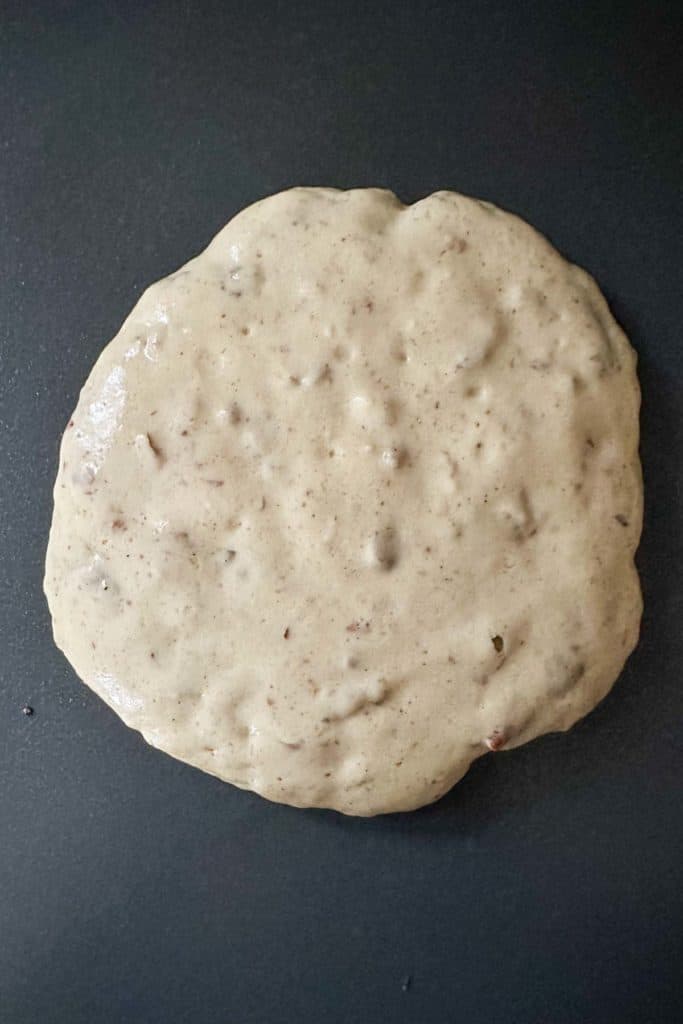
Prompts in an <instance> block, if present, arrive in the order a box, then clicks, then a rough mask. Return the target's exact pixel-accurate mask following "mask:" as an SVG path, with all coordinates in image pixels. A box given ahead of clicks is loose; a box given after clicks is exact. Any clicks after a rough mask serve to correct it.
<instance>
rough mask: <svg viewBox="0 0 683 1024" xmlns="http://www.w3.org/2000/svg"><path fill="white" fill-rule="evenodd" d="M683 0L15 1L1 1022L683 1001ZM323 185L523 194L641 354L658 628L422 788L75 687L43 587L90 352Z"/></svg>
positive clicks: (517, 1011)
mask: <svg viewBox="0 0 683 1024" xmlns="http://www.w3.org/2000/svg"><path fill="white" fill-rule="evenodd" d="M676 7H677V5H676V4H673V3H672V4H670V5H664V4H660V3H656V2H655V3H644V2H642V3H636V4H633V3H626V2H624V3H620V4H612V3H600V2H597V3H593V4H587V3H578V4H569V3H548V2H538V3H524V2H520V3H515V4H512V3H511V4H504V3H498V2H496V3H492V2H489V3H486V2H481V0H472V2H464V3H451V4H448V3H443V4H438V3H426V2H424V3H418V2H415V3H402V2H401V0H394V2H393V3H371V2H369V0H368V2H366V3H359V2H353V3H349V4H342V3H333V2H329V3H327V2H325V0H320V2H318V3H313V2H311V3H300V2H296V0H294V2H290V3H259V2H258V0H253V2H251V3H245V2H240V3H237V2H226V3H224V4H220V3H214V4H209V3H196V2H193V0H188V2H185V3H180V2H178V3H175V2H167V3H164V2H150V0H137V2H136V3H134V2H131V3H129V4H125V3H97V2H85V0H84V2H82V3H80V4H78V3H67V2H63V0H62V2H60V0H44V2H42V3H40V2H35V0H34V2H30V3H29V2H24V3H18V2H9V3H8V2H5V3H4V4H3V5H2V7H1V9H0V154H1V163H0V236H1V239H2V256H3V259H2V279H1V282H0V358H1V360H2V362H1V366H0V545H1V553H2V563H1V566H0V1022H2V1024H53V1022H58V1024H62V1022H63V1024H121V1022H126V1024H128V1022H131V1024H157V1022H158V1024H180V1022H188V1024H290V1022H292V1024H300V1022H312V1024H318V1022H320V1024H342V1022H343V1024H379V1022H382V1024H385V1022H386V1024H394V1022H408V1021H410V1022H414V1024H451V1022H461V1021H462V1022H465V1021H466V1022H468V1024H479V1022H487V1024H488V1022H490V1021H495V1022H497V1021H500V1022H503V1024H569V1022H571V1024H612V1022H615V1024H617V1022H618V1024H626V1022H634V1024H636V1022H637V1024H643V1022H653V1024H662V1022H665V1024H667V1022H673V1021H677V1020H680V1012H681V1011H680V1007H681V999H682V998H683V985H682V984H681V981H680V975H679V971H680V962H681V954H682V953H683V948H682V945H683V944H682V943H681V919H682V916H683V914H682V911H683V906H682V900H681V883H682V882H683V879H682V877H681V869H680V857H681V845H682V844H681V840H682V838H683V835H682V828H681V810H680V802H681V791H680V789H681V783H680V779H681V775H680V770H681V756H680V752H681V724H682V717H681V711H682V701H681V688H682V675H683V643H682V631H681V621H682V620H681V612H682V611H683V609H682V608H681V599H680V586H679V582H678V578H679V574H680V567H681V554H682V550H681V547H682V545H681V536H682V533H683V530H682V527H683V522H682V515H681V508H682V493H681V441H682V436H681V398H682V395H683V390H682V385H683V356H682V354H681V330H680V319H679V314H680V302H679V301H678V300H679V292H680V265H681V256H682V255H683V254H682V251H681V245H680V241H679V236H680V232H681V227H682V225H681V215H680V199H679V196H678V188H679V185H680V180H681V163H680V149H679V147H680V137H681V127H682V118H681V112H682V107H681V95H683V83H682V82H681V79H680V72H679V70H678V68H679V65H680V53H679V51H680V46H681V31H680V20H678V23H677V15H676ZM299 183H306V184H326V185H339V186H351V185H371V184H383V185H387V186H390V187H391V188H394V189H395V190H396V191H397V192H398V193H399V195H400V196H401V198H403V199H405V200H412V199H415V198H418V197H420V196H422V195H424V194H426V193H428V192H430V191H432V190H433V189H435V188H439V187H441V188H443V187H446V188H447V187H452V188H456V189H459V190H461V191H464V192H469V193H472V194H475V195H479V196H482V197H486V198H489V199H492V200H494V201H495V202H497V203H499V204H500V205H502V206H505V207H508V208H510V209H512V210H515V211H516V212H518V213H520V214H522V215H523V216H524V217H526V218H527V219H528V220H530V221H531V222H532V223H533V224H535V225H536V226H537V227H539V228H540V229H541V230H543V231H544V232H545V233H547V234H548V235H549V237H550V238H551V239H552V240H553V241H554V242H555V243H556V245H557V246H558V247H559V248H560V249H561V250H562V251H563V252H564V253H565V254H567V255H568V256H569V257H570V258H572V259H574V260H576V261H577V262H579V263H581V264H582V265H584V266H585V267H587V268H588V269H589V270H590V271H591V272H592V273H593V274H594V275H595V276H596V277H597V279H598V281H599V282H600V283H601V285H602V287H603V288H604V290H605V292H606V294H607V296H608V298H609V299H610V301H611V303H612V305H613V309H614V311H615V313H616V315H617V317H618V318H619V319H620V320H621V322H622V323H623V324H624V326H625V328H626V330H627V332H628V333H629V334H630V336H631V338H632V340H633V343H634V345H635V346H636V348H637V349H638V351H639V354H640V359H641V362H640V373H641V380H642V385H643V391H644V408H643V419H642V429H643V442H642V454H643V461H644V467H645V478H646V487H647V490H646V502H647V513H646V528H645V534H644V538H643V543H642V547H641V550H640V555H639V565H640V568H641V572H642V576H643V584H644V590H645V601H646V612H645V619H644V624H643V637H642V642H641V644H640V647H639V648H638V650H637V652H636V654H635V655H634V656H633V657H632V658H631V660H630V662H629V664H628V666H627V669H626V671H625V672H624V674H623V676H622V678H621V680H620V682H619V683H618V685H617V686H616V688H615V690H614V691H613V693H612V695H611V696H610V697H609V698H608V699H607V700H606V701H605V703H604V704H603V705H602V706H601V707H600V708H599V709H598V710H597V711H596V712H595V713H594V714H593V715H591V716H590V717H589V718H588V719H587V720H586V721H585V722H583V723H582V724H581V725H579V726H578V727H577V728H576V729H574V730H573V731H572V732H571V733H570V734H568V735H566V736H552V737H548V738H545V739H542V740H540V741H538V742H536V743H534V744H532V745H531V746H529V747H526V748H524V749H522V750H519V751H516V752H514V753H510V754H499V755H497V756H490V757H487V758H486V759H485V760H482V761H480V762H479V763H478V764H477V765H476V766H475V767H474V768H473V769H472V771H471V772H470V774H469V776H468V777H467V779H466V780H465V781H464V782H463V783H462V784H461V785H460V786H459V787H457V788H456V789H455V790H454V791H453V792H452V793H451V795H449V796H448V797H446V798H445V799H444V800H443V801H441V803H439V804H437V805H436V806H434V807H431V808H428V809H426V810H423V811H421V812H418V813H416V814H411V815H409V816H405V817H389V818H386V819H377V820H372V821H361V820H346V819H344V818H342V817H340V816H338V815H335V814H333V813H321V812H297V811H294V810H290V809H288V808H286V807H279V806H274V805H270V804H268V803H266V802H264V801H263V800H260V799H259V798H257V797H255V796H251V795H249V794H246V793H241V792H239V791H237V790H235V789H232V788H231V787H229V786H226V785H223V784H221V783H219V782H217V781H215V780H213V779H211V778H209V777H208V776H206V775H202V774H201V773H199V772H198V771H194V770H192V769H190V768H188V767H186V766H184V765H182V764H179V763H176V762H174V761H172V760H171V759H170V758H168V757H166V756H164V755H163V754H160V753H157V752H155V751H153V750H151V749H149V748H148V747H146V746H145V744H144V743H143V742H142V740H141V739H140V738H139V736H137V735H136V734H135V733H133V732H130V731H128V730H127V729H125V727H124V726H123V725H122V724H121V723H120V722H119V720H118V719H117V718H116V717H115V715H114V714H113V713H112V712H110V711H109V710H108V709H107V708H106V707H105V706H104V704H102V703H101V702H100V701H99V700H98V699H97V698H96V697H95V696H94V695H92V694H91V693H89V691H88V690H87V689H86V688H85V687H83V686H82V685H81V684H80V683H79V682H78V681H77V680H76V679H75V677H74V675H73V673H72V672H71V670H70V669H69V667H68V665H67V664H66V662H65V661H64V659H63V658H62V657H61V655H60V654H59V653H58V652H57V650H56V649H55V648H54V646H53V644H52V641H51V636H50V628H49V622H48V615H47V610H46V607H45V603H44V600H43V598H42V595H41V572H42V561H43V555H44V548H45V542H46V536H47V530H48V525H49V521H50V512H51V498H50V491H51V486H52V479H53V475H54V472H55V464H56V463H55V460H56V455H57V443H58V437H59V434H60V432H61V430H62V428H63V426H64V424H65V423H66V420H67V418H68V416H69V413H70V412H71V409H72V407H73V406H74V404H75V401H76V396H77V394H78V389H79V387H80V385H81V383H82V382H83V380H84V379H85V377H86V375H87V373H88V370H89V369H90V366H91V364H92V362H93V360H94V359H95V357H96V356H97V354H98V353H99V351H100V349H101V348H102V346H103V345H104V344H105V343H106V342H107V341H108V339H109V338H110V337H111V336H112V335H113V334H114V332H115V331H116V330H117V328H118V326H119V325H120V323H121V321H122V320H123V318H124V316H125V315H126V314H127V312H128V311H129V309H130V307H131V306H132V305H133V303H134V301H135V300H136V298H137V296H138V295H139V293H140V291H141V289H142V288H144V286H145V285H146V284H148V283H150V282H152V281H154V280H156V279H157V278H158V277H160V276H162V275H164V274H166V273H168V272H170V271H171V270H173V269H174V268H176V267H177V266H178V265H179V264H181V263H183V262H184V261H185V260H186V259H188V257H189V256H191V255H192V254H193V253H195V252H196V251H198V250H199V249H201V248H203V247H204V245H205V244H206V243H207V242H208V240H209V239H210V237H211V236H212V234H213V233H214V232H216V231H217V230H218V229H219V228H220V227H221V226H222V225H223V223H224V222H225V221H226V220H227V219H228V218H229V217H230V216H231V215H232V214H233V213H235V212H236V211H237V210H238V209H240V207H242V206H244V205H245V204H247V203H249V202H251V201H253V200H255V199H258V198H260V197H261V196H263V195H265V194H267V193H270V192H273V191H276V190H278V189H281V188H283V187H286V186H288V185H292V184H299ZM24 705H29V706H30V707H32V708H33V709H34V714H32V715H25V714H22V707H23V706H24Z"/></svg>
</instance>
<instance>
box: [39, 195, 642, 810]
mask: <svg viewBox="0 0 683 1024" xmlns="http://www.w3.org/2000/svg"><path fill="white" fill-rule="evenodd" d="M638 405H639V391H638V384H637V380H636V376H635V356H634V353H633V351H632V349H631V347H630V346H629V344H628V342H627V340H626V338H625V337H624V335H623V333H622V331H621V330H620V329H619V327H618V326H617V324H616V323H615V321H614V320H613V318H612V317H611V315H610V313H609V311H608V309H607V305H606V303H605V301H604V299H603V298H602V296H601V294H600V292H599V291H598V289H597V288H596V286H595V284H594V282H593V281H592V280H591V278H590V277H588V275H587V274H585V273H584V272H583V271H582V270H579V269H578V268H577V267H574V266H571V265H570V264H568V263H567V262H565V261H564V260H563V259H562V258H561V257H560V256H559V255H558V253H557V252H556V251H555V250H554V249H553V248H552V247H551V246H550V245H549V244H548V242H546V241H545V240H544V239H543V238H541V237H540V236H539V235H538V234H537V233H536V232H535V231H534V230H533V229H532V228H530V227H529V226H528V225H526V224H525V223H523V222H522V221H520V220H519V219H517V218H516V217H514V216H512V215H510V214H507V213H503V212H501V211H500V210H498V209H496V208H495V207H493V206H491V205H490V204H488V203H480V202H477V201H475V200H472V199H467V198H465V197H463V196H459V195H456V194H453V193H448V192H441V193H436V194H435V195H433V196H430V197H429V198H428V199H425V200H423V201H422V202H419V203H416V204H415V205H413V206H408V207H404V206H403V205H402V204H401V203H400V202H399V201H398V200H397V199H396V197H395V196H394V195H392V194H391V193H389V192H385V191H380V190H375V189H364V190H356V191H351V192H338V191H335V190H331V189H293V190H292V191H289V192H285V193H282V194H280V195H276V196H273V197H271V198H269V199H266V200H264V201H263V202H261V203H257V204H256V205H254V206H252V207H250V208H249V209H247V210H245V211H244V212H242V213H241V214H240V215H239V216H238V217H236V218H235V219H234V220H233V221H231V222H230V224H228V226H227V227H225V228H224V229H223V231H221V232H220V234H219V235H218V236H217V237H216V238H215V239H214V241H213V242H212V243H211V245H209V247H208V248H207V249H206V251H205V252H203V253H202V254H201V255H200V256H199V257H197V258H196V259H194V260H192V261H191V262H190V263H188V264H187V265H186V266H185V267H184V268H183V269H182V270H180V271H178V272H177V273H176V274H173V275H171V276H170V277H168V278H166V279H165V280H163V281H160V282H159V283H157V284H155V285H153V286H152V287H151V288H150V289H149V290H148V291H147V292H146V293H145V294H144V295H143V296H142V298H141V299H140V301H139V303H138V305H137V306H136V307H135V309H134V310H133V312H132V313H131V315H130V317H129V318H128V320H127V321H126V322H125V324H124V326H123V327H122V329H121V331H120V332H119V334H118V335H117V337H116V338H115V339H114V340H113V341H112V342H111V344H110V345H109V346H108V347H107V348H106V349H105V351H104V352H103V354H102V356H101V357H100V359H99V360H98V362H97V364H96V366H95V368H94V369H93V371H92V373H91V375H90V378H89V380H88V382H87V383H86V385H85V387H84V389H83V392H82V394H81V398H80V401H79V404H78V408H77V409H76V412H75V413H74V418H73V420H72V421H71V423H70V424H69V427H68V429H67V430H66V433H65V435H64V440H63V443H62V451H61V462H60V470H59V476H58V479H57V484H56V488H55V512H54V519H53V524H52V532H51V536H50V544H49V549H48V555H47V574H46V581H45V585H46V591H47V595H48V599H49V603H50V609H51V612H52V615H53V619H54V631H55V638H56V641H57V643H58V644H59V646H60V647H61V648H62V649H63V650H64V651H65V653H66V655H67V657H68V658H69V660H70V661H71V662H72V664H73V665H74V667H75V669H76V671H77V672H78V673H79V675H80V676H81V677H82V678H83V679H84V680H85V681H86V682H87V683H88V685H89V686H91V687H92V688H93V689H94V690H96V691H97V693H99V694H100V695H101V696H102V697H103V698H104V700H106V701H107V702H108V703H109V704H110V705H111V706H112V707H113V708H114V709H115V710H116V711H117V713H118V714H119V715H120V716H121V717H122V718H123V720H124V721H125V722H126V723H127V724H128V725H130V726H132V727H134V728H136V729H139V730H140V731H141V732H142V734H143V735H144V736H145V738H146V739H147V740H148V741H149V742H150V743H152V744H154V745H155V746H157V747H160V748H161V749H163V750H166V751H167V752H168V753H170V754H172V755H173V756H175V757H178V758H181V759H182V760H184V761H188V762H189V763H191V764H194V765H197V766H198V767H200V768H202V769H204V770H205V771H208V772H212V773H213V774H215V775H218V776H219V777H220V778H223V779H226V780H228V781H230V782H233V783H234V784H235V785H238V786H242V787H246V788H249V789H253V790H256V791H257V792H259V793H261V794H263V795H264V796H266V797H269V798H270V799H272V800H279V801H284V802H286V803H291V804H296V805H299V806H309V805H316V806H324V807H335V808H338V809H339V810H341V811H344V812H346V813H350V814H377V813H380V812H383V811H396V810H408V809H410V808H414V807H418V806H419V805H420V804H424V803H427V802H429V801H431V800H435V799H436V798H437V797H439V796H441V794H443V793H444V792H445V791H446V790H447V789H449V788H450V787H451V786H452V785H453V783H454V782H456V781H457V780H458V779H459V778H460V777H461V776H462V775H463V773H464V772H465V771H466V770H467V767H468V766H469V764H470V763H471V761H472V760H473V759H474V758H476V757H478V756H479V755H481V754H482V753H485V752H486V751H487V750H499V749H502V748H509V747H513V746H516V745H518V744H520V743H524V742H526V741H527V740H530V739H532V738H533V737H535V736H537V735H539V734H540V733H544V732H547V731H549V730H554V729H566V728H568V727H569V726H570V725H571V724H572V723H573V722H575V721H576V720H577V719H578V718H580V717H581V716H582V715H584V714H586V712H588V711H589V710H590V709H591V708H592V707H593V706H594V705H595V704H596V703H597V702H598V701H599V700H600V699H601V698H602V697H603V696H604V695H605V694H606V692H607V691H608V690H609V688H610V687H611V685H612V683H613V682H614V680H615V678H616V676H617V675H618V673H619V671H620V669H621V667H622V665H623V663H624V661H625V659H626V657H627V656H628V654H629V652H630V651H631V650H632V648H633V646H634V645H635V643H636V640H637V636H638V626H639V620H640V614H641V598H640V590H639V586H638V579H637V575H636V571H635V569H634V565H633V554H634V550H635V548H636V545H637V542H638V538H639V534H640V528H641V476H640V466H639V462H638V453H637V444H638Z"/></svg>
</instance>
